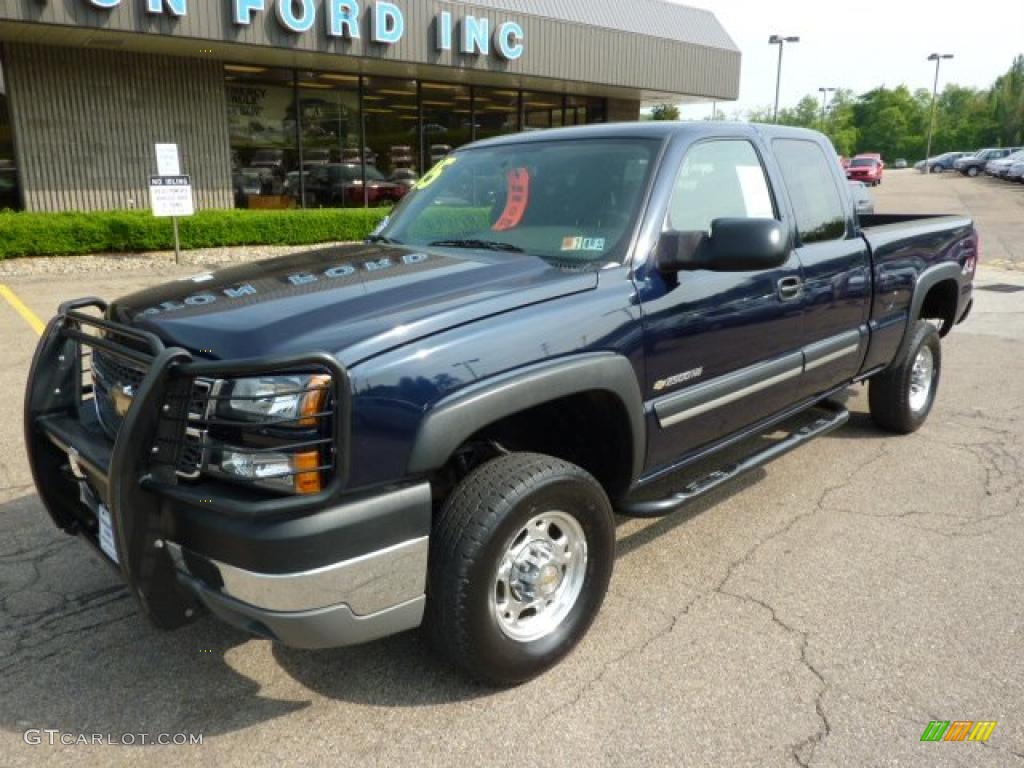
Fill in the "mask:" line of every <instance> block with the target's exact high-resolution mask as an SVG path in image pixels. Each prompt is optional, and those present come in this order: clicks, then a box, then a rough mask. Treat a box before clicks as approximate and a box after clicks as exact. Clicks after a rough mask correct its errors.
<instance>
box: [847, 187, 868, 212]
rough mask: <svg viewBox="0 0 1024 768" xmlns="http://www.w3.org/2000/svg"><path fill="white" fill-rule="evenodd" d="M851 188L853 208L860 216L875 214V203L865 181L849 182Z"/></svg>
mask: <svg viewBox="0 0 1024 768" xmlns="http://www.w3.org/2000/svg"><path fill="white" fill-rule="evenodd" d="M847 184H848V185H849V186H850V197H852V198H853V206H854V208H856V209H857V213H858V214H859V215H864V214H868V213H874V212H875V201H874V198H872V197H871V192H869V191H868V186H867V184H865V183H864V182H863V181H848V182H847Z"/></svg>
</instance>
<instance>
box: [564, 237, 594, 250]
mask: <svg viewBox="0 0 1024 768" xmlns="http://www.w3.org/2000/svg"><path fill="white" fill-rule="evenodd" d="M604 244H605V239H604V238H603V237H563V238H562V250H563V251H603V250H604Z"/></svg>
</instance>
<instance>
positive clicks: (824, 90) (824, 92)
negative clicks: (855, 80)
mask: <svg viewBox="0 0 1024 768" xmlns="http://www.w3.org/2000/svg"><path fill="white" fill-rule="evenodd" d="M818 92H819V93H820V94H821V130H822V133H824V132H825V108H826V104H827V102H828V95H829V94H830V93H835V92H836V89H835V88H819V89H818Z"/></svg>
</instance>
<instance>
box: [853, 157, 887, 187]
mask: <svg viewBox="0 0 1024 768" xmlns="http://www.w3.org/2000/svg"><path fill="white" fill-rule="evenodd" d="M884 168H885V165H884V164H883V163H882V160H881V159H880V156H879V155H857V157H855V158H853V160H851V161H850V165H849V167H848V168H847V169H846V178H848V179H849V180H850V181H863V182H864V183H865V184H867V185H868V186H869V187H877V186H878V185H879V184H881V183H882V170H883V169H884Z"/></svg>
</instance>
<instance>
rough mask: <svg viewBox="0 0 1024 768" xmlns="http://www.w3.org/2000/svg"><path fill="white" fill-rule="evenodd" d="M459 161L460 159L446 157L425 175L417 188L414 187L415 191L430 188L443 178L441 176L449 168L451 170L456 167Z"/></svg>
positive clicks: (417, 183) (418, 182) (417, 184)
mask: <svg viewBox="0 0 1024 768" xmlns="http://www.w3.org/2000/svg"><path fill="white" fill-rule="evenodd" d="M458 159H459V158H457V157H446V158H445V159H444V160H442V161H441V162H440V163H438V164H437V165H435V166H434V167H433V168H431V169H430V170H429V171H427V172H426V173H425V174H423V178H422V179H420V180H419V181H417V182H416V186H415V187H414V189H425V188H426V187H429V186H430V185H431V184H433V183H434V182H435V181H437V180H438V179H439V178H441V174H442V173H444V172H445V170H446V169H447V168H450V167H451V166H453V165H455V163H456V161H457V160H458Z"/></svg>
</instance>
